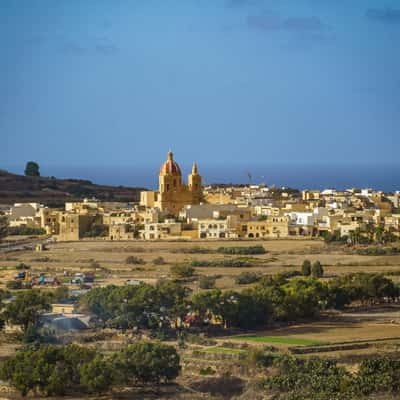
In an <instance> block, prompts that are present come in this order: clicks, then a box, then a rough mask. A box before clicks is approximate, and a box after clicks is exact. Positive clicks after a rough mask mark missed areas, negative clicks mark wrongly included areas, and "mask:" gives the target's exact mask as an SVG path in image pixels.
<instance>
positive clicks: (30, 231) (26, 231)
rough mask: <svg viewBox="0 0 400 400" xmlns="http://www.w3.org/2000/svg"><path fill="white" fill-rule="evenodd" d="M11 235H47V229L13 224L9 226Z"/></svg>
mask: <svg viewBox="0 0 400 400" xmlns="http://www.w3.org/2000/svg"><path fill="white" fill-rule="evenodd" d="M8 234H9V235H21V236H29V235H45V234H46V231H45V230H44V229H42V228H31V227H29V226H13V227H9V228H8Z"/></svg>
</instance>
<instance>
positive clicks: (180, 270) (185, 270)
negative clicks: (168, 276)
mask: <svg viewBox="0 0 400 400" xmlns="http://www.w3.org/2000/svg"><path fill="white" fill-rule="evenodd" d="M194 271H195V269H194V268H193V267H192V266H190V265H174V266H172V267H171V272H172V274H173V275H174V276H176V277H177V278H189V277H191V276H193V275H194Z"/></svg>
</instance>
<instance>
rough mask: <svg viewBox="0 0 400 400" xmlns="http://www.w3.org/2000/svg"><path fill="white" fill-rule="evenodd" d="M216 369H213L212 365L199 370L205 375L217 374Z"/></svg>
mask: <svg viewBox="0 0 400 400" xmlns="http://www.w3.org/2000/svg"><path fill="white" fill-rule="evenodd" d="M215 373H216V371H215V370H214V369H212V368H211V367H210V366H208V367H206V368H201V369H200V371H199V374H200V375H202V376H205V375H215Z"/></svg>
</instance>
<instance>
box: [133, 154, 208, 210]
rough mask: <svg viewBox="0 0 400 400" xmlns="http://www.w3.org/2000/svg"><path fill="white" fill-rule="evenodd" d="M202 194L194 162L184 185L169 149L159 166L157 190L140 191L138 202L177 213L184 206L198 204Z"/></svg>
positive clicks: (179, 170)
mask: <svg viewBox="0 0 400 400" xmlns="http://www.w3.org/2000/svg"><path fill="white" fill-rule="evenodd" d="M202 196H203V193H202V187H201V176H200V175H199V173H198V169H197V165H196V163H194V164H193V167H192V172H191V174H189V176H188V184H187V185H185V184H184V182H183V180H182V172H181V169H180V167H179V165H178V164H177V162H176V161H175V160H174V155H173V153H172V152H171V151H169V152H168V158H167V161H165V162H164V163H163V164H162V165H161V168H160V174H159V179H158V191H157V192H155V191H153V192H151V191H146V192H141V194H140V204H141V205H143V206H146V207H157V208H159V209H160V210H161V211H166V212H168V213H170V214H174V215H178V214H179V212H180V211H181V210H182V209H183V207H184V206H186V205H190V204H200V202H201V200H202Z"/></svg>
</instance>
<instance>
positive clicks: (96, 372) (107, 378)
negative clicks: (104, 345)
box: [79, 355, 116, 393]
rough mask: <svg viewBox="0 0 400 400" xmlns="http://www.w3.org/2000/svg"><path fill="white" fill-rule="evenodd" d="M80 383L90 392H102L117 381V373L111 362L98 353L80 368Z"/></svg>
mask: <svg viewBox="0 0 400 400" xmlns="http://www.w3.org/2000/svg"><path fill="white" fill-rule="evenodd" d="M79 373H80V378H81V379H80V383H81V384H82V385H84V386H85V387H86V388H87V390H88V392H90V393H102V392H104V391H106V390H108V389H109V388H110V387H111V386H112V385H113V384H114V382H115V379H116V373H115V369H114V366H113V364H112V363H111V362H109V361H107V360H105V359H104V358H103V357H102V356H100V355H98V356H96V357H95V358H94V359H93V360H91V361H89V362H88V363H86V364H83V365H82V366H81V368H80V370H79Z"/></svg>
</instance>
